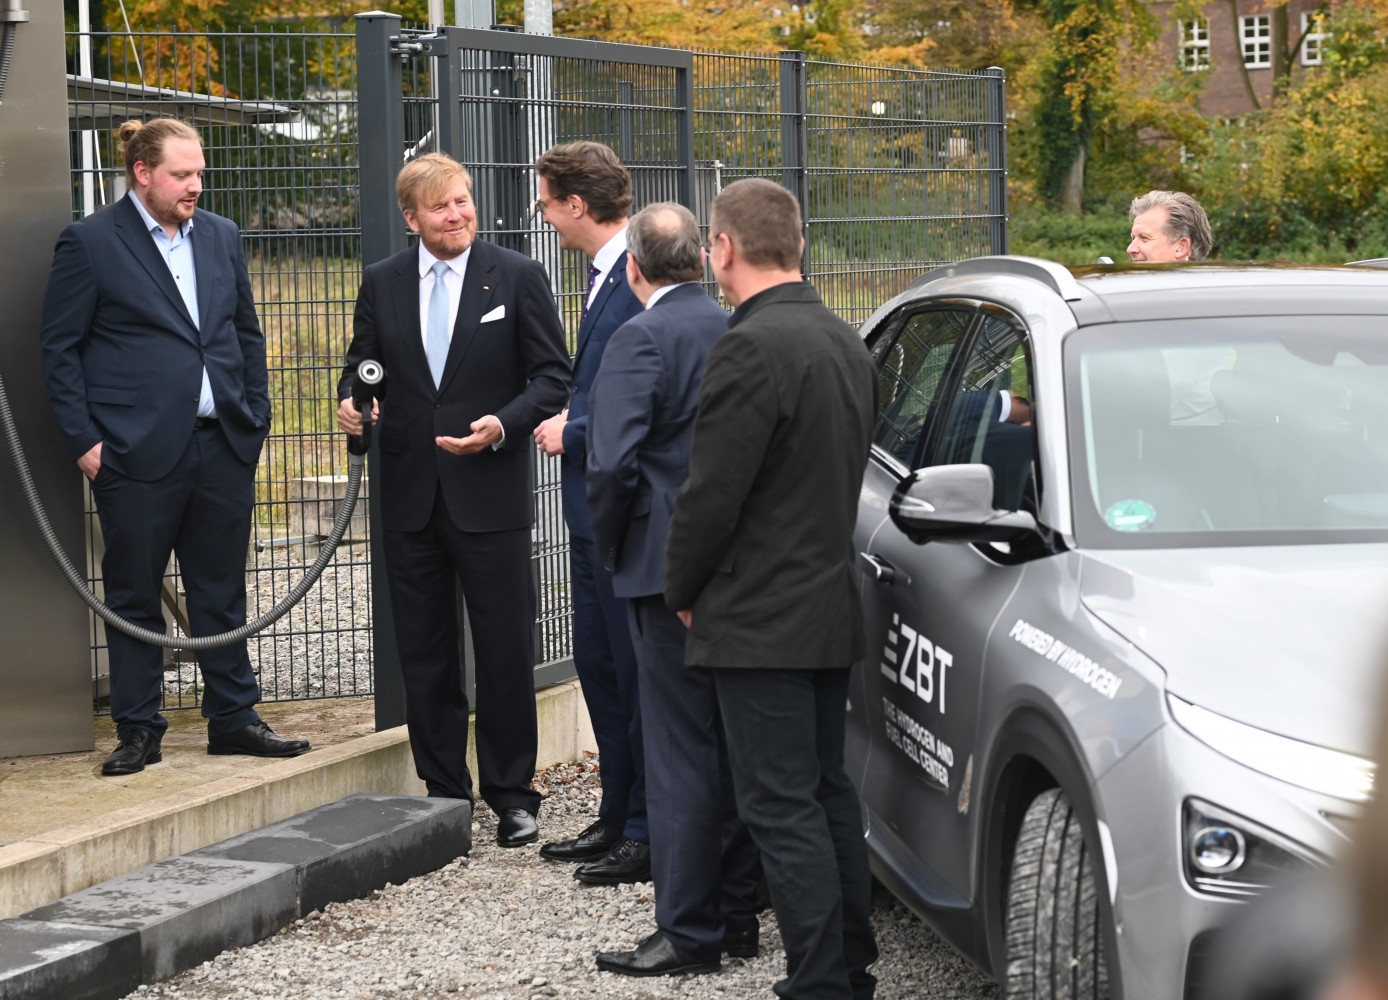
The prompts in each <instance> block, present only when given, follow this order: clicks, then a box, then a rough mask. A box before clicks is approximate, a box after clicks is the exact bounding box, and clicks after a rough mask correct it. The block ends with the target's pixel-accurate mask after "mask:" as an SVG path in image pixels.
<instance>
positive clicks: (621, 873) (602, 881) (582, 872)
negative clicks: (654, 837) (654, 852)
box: [574, 837, 651, 885]
mask: <svg viewBox="0 0 1388 1000" xmlns="http://www.w3.org/2000/svg"><path fill="white" fill-rule="evenodd" d="M574 878H576V879H578V880H579V881H580V882H587V883H588V884H589V885H620V884H622V883H623V882H649V881H650V880H651V845H650V844H642V843H639V842H638V841H635V840H631V839H630V838H628V837H623V838H622V839H621V840H619V841H617V843H615V844H613V845H612V850H610V851H608V852H607V854H606V855H604V856H603V857H601V858H599V859H598V860H597V861H590V862H588V863H587V864H586V865H579V866H578V867H577V868H575V869H574Z"/></svg>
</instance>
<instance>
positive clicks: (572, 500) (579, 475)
mask: <svg viewBox="0 0 1388 1000" xmlns="http://www.w3.org/2000/svg"><path fill="white" fill-rule="evenodd" d="M641 311H642V306H641V300H640V299H638V298H637V297H636V295H635V294H634V293H633V292H632V290H631V286H630V285H628V284H627V255H626V252H625V251H623V252H622V255H621V256H620V257H618V258H617V262H616V263H615V264H613V265H612V270H610V271H608V272H607V279H606V280H605V281H604V282H603V283H602V288H600V289H599V290H598V294H597V297H596V298H594V299H593V304H592V306H591V307H590V308H589V309H588V314H587V315H586V316H584V317H583V325H582V326H580V327H579V328H578V350H577V351H576V352H575V353H574V379H573V395H572V396H571V397H570V399H569V417H568V422H567V423H566V424H565V425H564V454H563V457H562V460H561V463H560V469H561V471H562V473H563V479H562V490H563V501H564V521H565V523H566V524H568V526H569V534H570V535H572V536H574V537H576V538H584V539H591V538H592V537H593V527H592V519H591V518H590V517H589V514H588V495H587V490H586V487H585V486H584V469H585V467H586V466H587V463H588V393H589V391H590V390H591V389H592V388H593V380H594V379H595V378H597V377H598V367H599V366H600V365H601V364H602V355H603V351H604V350H605V349H606V347H607V342H608V340H610V339H611V337H612V334H613V333H614V332H616V330H617V328H618V327H619V326H621V325H622V324H623V323H625V322H626V321H627V320H629V319H631V317H633V316H635V315H636V314H637V313H639V312H641Z"/></svg>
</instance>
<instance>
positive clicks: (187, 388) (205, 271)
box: [40, 195, 270, 481]
mask: <svg viewBox="0 0 1388 1000" xmlns="http://www.w3.org/2000/svg"><path fill="white" fill-rule="evenodd" d="M131 197H134V195H130V196H128V197H125V198H122V199H120V201H117V202H116V203H115V204H113V205H109V206H107V207H106V208H103V209H102V210H101V211H99V212H97V213H96V214H94V215H91V216H89V217H87V218H86V219H83V220H82V221H81V222H75V223H73V224H72V225H70V226H68V227H67V228H66V229H64V230H63V232H62V235H61V236H59V237H58V245H57V248H56V249H55V251H54V255H53V271H52V273H51V275H50V276H49V279H48V290H47V292H46V293H45V295H44V303H43V328H42V331H41V333H40V341H41V346H42V352H43V370H44V377H45V379H46V381H47V385H48V396H49V400H50V402H51V404H52V406H53V414H54V416H55V417H56V418H57V420H58V426H59V428H60V429H61V430H62V433H63V437H64V439H65V440H66V442H67V450H68V455H69V457H70V458H72V460H73V461H76V460H77V459H79V458H81V457H82V456H83V455H84V454H86V453H87V452H88V451H90V450H91V448H92V446H93V445H95V444H96V443H97V442H98V441H102V442H104V444H103V445H102V449H101V462H102V464H103V465H109V466H110V467H111V468H112V469H113V470H114V471H116V472H118V473H120V474H121V475H123V476H126V477H128V478H130V479H138V480H144V481H153V480H157V479H162V478H163V477H164V476H166V475H168V473H169V472H170V471H171V470H172V469H173V467H174V464H175V463H176V462H177V461H178V459H179V457H180V456H182V454H183V451H184V449H185V448H186V447H187V445H188V439H189V438H190V437H191V436H192V434H193V427H194V422H195V420H196V418H197V412H198V397H199V395H200V394H201V392H202V372H203V367H204V366H206V368H207V375H208V380H209V381H210V382H211V385H212V396H213V399H214V401H215V404H216V408H217V416H218V417H219V418H220V420H221V422H222V430H223V432H224V433H225V434H226V437H227V440H228V441H229V442H230V443H231V447H232V449H233V450H234V451H235V452H236V454H237V456H238V457H240V459H241V460H242V461H244V462H247V463H251V462H254V461H256V459H257V458H258V457H259V455H260V447H261V444H262V443H263V442H264V440H265V435H266V434H267V433H268V431H269V429H270V397H269V393H268V390H267V376H266V369H265V337H264V335H263V334H262V333H261V331H260V323H259V322H258V321H257V319H256V315H255V303H254V302H253V301H252V299H251V283H250V279H249V278H248V277H247V276H246V262H245V258H244V257H243V255H242V252H241V237H240V233H239V232H238V231H237V228H236V225H235V224H234V223H232V222H231V221H230V220H227V219H223V218H222V217H221V216H219V215H213V214H212V213H211V212H204V211H202V210H201V209H199V210H198V212H197V213H196V215H195V216H194V217H193V228H192V235H191V237H190V239H191V242H192V248H193V264H194V268H195V270H196V274H197V284H198V318H199V323H198V324H197V325H194V323H193V319H192V317H191V316H190V315H189V314H188V309H187V307H186V306H185V305H184V303H183V296H182V295H180V294H179V291H178V288H177V286H176V284H175V283H174V279H173V275H172V274H171V273H170V272H169V267H168V264H167V263H165V262H164V260H163V259H162V258H161V257H160V254H159V249H158V247H156V246H155V244H154V240H153V239H151V237H150V235H149V231H148V230H147V229H146V228H145V224H144V219H142V218H141V216H140V213H139V211H138V210H137V209H136V208H135V206H134V205H132V204H130V198H131Z"/></svg>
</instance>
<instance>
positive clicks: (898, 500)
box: [888, 465, 1037, 545]
mask: <svg viewBox="0 0 1388 1000" xmlns="http://www.w3.org/2000/svg"><path fill="white" fill-rule="evenodd" d="M888 509H889V511H890V513H891V518H892V521H893V522H895V524H896V526H897V527H898V528H900V529H901V530H902V531H903V532H904V533H905V535H906V537H907V538H909V539H911V541H913V542H915V543H917V544H918V545H923V544H925V543H926V542H1010V541H1014V540H1016V539H1018V538H1020V537H1022V536H1023V535H1026V534H1029V533H1032V532H1035V531H1036V530H1037V528H1036V518H1034V517H1032V516H1031V515H1030V514H1028V513H1027V512H1026V511H1021V510H997V509H996V508H995V507H994V506H993V470H992V469H991V468H990V467H989V466H986V465H937V466H934V467H932V468H929V469H917V470H916V471H915V472H913V473H911V474H910V475H909V476H907V477H906V478H905V479H903V480H902V481H901V482H900V483H899V484H898V485H897V488H896V490H895V491H894V492H893V493H892V500H891V504H890V506H889V508H888Z"/></svg>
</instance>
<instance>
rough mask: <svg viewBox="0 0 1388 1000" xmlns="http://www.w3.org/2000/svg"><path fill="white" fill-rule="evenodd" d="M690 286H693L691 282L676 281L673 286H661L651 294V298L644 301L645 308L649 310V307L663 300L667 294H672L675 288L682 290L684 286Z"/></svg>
mask: <svg viewBox="0 0 1388 1000" xmlns="http://www.w3.org/2000/svg"><path fill="white" fill-rule="evenodd" d="M692 284H694V282H692V281H677V282H675V283H674V284H673V285H661V286H660V287H659V288H657V289H656V290H655V291H653V292H651V297H650V298H649V299H647V300H646V308H647V309H649V308H651V306H653V305H655V304H656V303H657V302H659V301H660V300H661V299H663V298H665V295H666V293H667V292H673V291H674V290H675V289H676V288H683V287H684V286H685V285H692Z"/></svg>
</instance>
